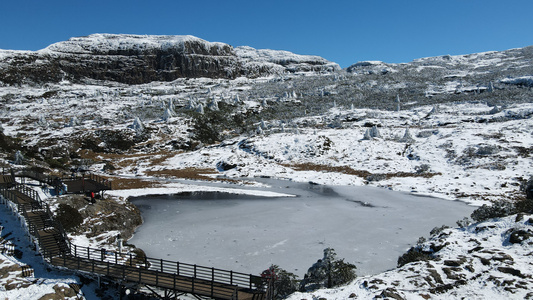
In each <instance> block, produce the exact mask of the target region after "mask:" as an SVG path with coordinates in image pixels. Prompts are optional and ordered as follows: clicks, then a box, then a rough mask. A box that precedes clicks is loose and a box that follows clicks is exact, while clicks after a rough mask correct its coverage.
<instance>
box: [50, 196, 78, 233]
mask: <svg viewBox="0 0 533 300" xmlns="http://www.w3.org/2000/svg"><path fill="white" fill-rule="evenodd" d="M56 218H57V220H58V221H59V223H61V225H62V226H63V228H64V229H65V230H67V231H71V230H73V229H75V228H76V227H77V226H79V225H80V224H81V223H83V217H82V216H81V214H80V213H79V211H78V210H77V209H75V208H73V207H72V206H70V205H67V204H63V203H61V204H59V208H58V209H57V216H56Z"/></svg>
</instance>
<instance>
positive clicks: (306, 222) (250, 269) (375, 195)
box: [129, 180, 474, 277]
mask: <svg viewBox="0 0 533 300" xmlns="http://www.w3.org/2000/svg"><path fill="white" fill-rule="evenodd" d="M265 181H266V182H267V183H268V184H269V185H272V187H269V188H261V189H260V190H268V191H274V192H280V193H285V194H292V195H296V197H286V198H266V197H257V196H247V195H235V194H223V193H213V192H209V193H207V192H205V193H204V192H194V193H185V194H181V195H168V196H148V197H138V198H133V199H131V201H132V202H133V203H134V204H135V205H137V206H138V207H139V208H140V209H141V212H142V216H143V219H144V222H145V223H144V224H143V225H142V226H141V227H139V228H138V229H137V231H136V233H135V235H134V237H133V238H132V239H131V240H130V241H129V243H132V244H134V245H136V246H137V247H140V248H141V249H143V250H144V251H145V252H146V254H147V256H149V257H154V258H163V259H166V260H174V261H180V262H185V263H191V264H198V265H204V266H210V267H211V266H212V267H215V268H219V269H228V270H234V271H239V272H245V273H252V274H259V273H260V272H261V271H263V270H264V269H266V268H268V267H269V266H270V265H271V264H277V265H279V266H280V267H282V268H284V269H286V270H287V271H290V272H293V273H295V274H297V275H299V276H300V277H302V276H303V274H305V272H306V271H307V269H308V268H309V267H310V266H311V265H312V264H313V263H314V262H316V260H317V259H319V258H322V253H323V249H325V248H327V247H331V248H334V249H335V250H336V252H337V254H338V257H339V258H345V261H347V262H351V263H354V264H355V265H356V266H357V274H358V275H367V274H375V273H379V272H382V271H385V270H388V269H391V268H394V267H395V266H396V262H397V259H398V256H400V255H401V254H403V253H404V252H405V251H406V250H407V249H408V248H409V247H410V246H411V245H413V244H415V243H416V241H417V240H418V238H419V237H420V236H425V237H427V236H428V235H429V231H431V229H433V228H434V227H435V226H441V225H443V224H446V225H449V226H456V224H455V221H457V220H459V219H462V218H463V217H465V216H469V215H470V213H471V212H472V211H473V210H474V207H471V206H468V205H466V204H464V203H462V202H458V201H448V200H442V199H437V198H430V197H421V196H415V195H413V194H406V193H400V192H393V191H389V190H386V189H378V188H372V187H354V186H320V185H311V184H305V183H294V182H287V181H276V180H265ZM246 189H249V188H246Z"/></svg>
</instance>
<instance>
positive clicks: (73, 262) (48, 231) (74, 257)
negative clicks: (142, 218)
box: [0, 184, 267, 300]
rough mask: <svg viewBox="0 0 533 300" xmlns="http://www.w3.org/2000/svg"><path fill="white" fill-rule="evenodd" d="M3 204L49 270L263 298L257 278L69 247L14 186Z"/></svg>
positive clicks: (31, 197) (45, 214) (48, 216)
mask: <svg viewBox="0 0 533 300" xmlns="http://www.w3.org/2000/svg"><path fill="white" fill-rule="evenodd" d="M0 195H1V196H2V202H3V203H5V204H9V203H11V204H10V206H11V207H14V208H15V209H16V211H17V212H18V214H19V215H20V216H21V217H24V219H25V221H26V224H27V226H28V231H29V233H30V234H31V235H32V236H33V237H34V239H35V240H36V243H37V245H38V246H39V251H40V252H41V254H42V256H43V258H44V259H45V260H46V261H47V262H48V263H49V264H50V265H52V266H56V267H60V268H67V269H69V270H75V271H78V272H83V273H89V274H93V275H96V276H103V277H105V278H107V279H109V280H112V281H116V282H122V283H126V282H127V283H133V284H137V285H144V286H150V287H156V288H160V289H163V290H165V294H167V293H166V292H167V291H172V292H173V295H174V297H177V295H180V294H192V295H196V296H202V297H209V298H212V299H221V300H226V299H227V300H229V299H235V300H241V299H243V300H256V299H257V300H262V299H266V298H267V293H266V287H267V282H265V281H264V280H263V278H261V277H260V276H255V275H251V274H244V273H239V272H233V271H227V270H220V269H216V268H210V267H203V266H198V265H191V264H185V263H180V262H173V261H166V260H163V259H154V258H147V257H138V256H135V255H134V254H132V253H118V252H113V251H107V250H105V249H92V248H87V247H81V246H77V245H73V244H72V243H70V241H69V240H68V238H67V235H66V233H65V231H64V230H63V228H62V227H61V224H60V223H59V222H57V221H56V220H54V218H53V215H52V213H51V211H50V208H49V207H48V205H47V204H45V203H43V201H41V199H40V197H39V195H38V193H37V192H35V191H34V190H32V189H30V188H28V187H26V186H24V185H21V184H16V185H15V186H12V187H7V186H6V187H2V188H1V189H0Z"/></svg>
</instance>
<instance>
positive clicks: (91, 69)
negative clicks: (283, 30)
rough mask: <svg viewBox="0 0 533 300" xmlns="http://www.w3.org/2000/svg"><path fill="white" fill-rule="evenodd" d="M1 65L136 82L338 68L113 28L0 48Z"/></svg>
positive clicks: (20, 75)
mask: <svg viewBox="0 0 533 300" xmlns="http://www.w3.org/2000/svg"><path fill="white" fill-rule="evenodd" d="M0 66H2V68H1V71H0V81H3V82H7V83H10V84H15V83H25V82H38V83H46V82H59V81H61V80H72V81H77V82H81V81H84V80H91V79H93V80H111V81H117V82H121V83H127V84H138V83H147V82H151V81H172V80H175V79H177V78H199V77H206V78H228V79H232V78H236V77H239V76H247V77H259V76H266V75H271V74H280V73H285V72H306V71H324V72H332V71H336V70H339V69H340V67H339V66H338V65H337V64H335V63H332V62H329V61H327V60H325V59H323V58H321V57H317V56H305V55H296V54H293V53H290V52H287V51H274V50H256V49H253V48H250V47H244V48H237V49H234V48H233V47H232V46H230V45H228V44H224V43H218V42H208V41H205V40H202V39H200V38H197V37H194V36H141V35H116V34H93V35H89V36H86V37H76V38H71V39H69V40H68V41H64V42H59V43H55V44H53V45H50V46H48V47H47V48H45V49H43V50H40V51H35V52H30V51H3V52H1V53H0Z"/></svg>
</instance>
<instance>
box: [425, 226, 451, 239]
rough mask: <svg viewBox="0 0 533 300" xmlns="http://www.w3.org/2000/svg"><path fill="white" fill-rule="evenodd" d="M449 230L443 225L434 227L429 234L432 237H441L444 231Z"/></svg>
mask: <svg viewBox="0 0 533 300" xmlns="http://www.w3.org/2000/svg"><path fill="white" fill-rule="evenodd" d="M448 228H450V227H448V226H446V225H442V226H441V227H434V228H433V229H431V231H430V232H429V234H431V236H436V235H439V234H440V233H441V232H443V231H444V229H448Z"/></svg>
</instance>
